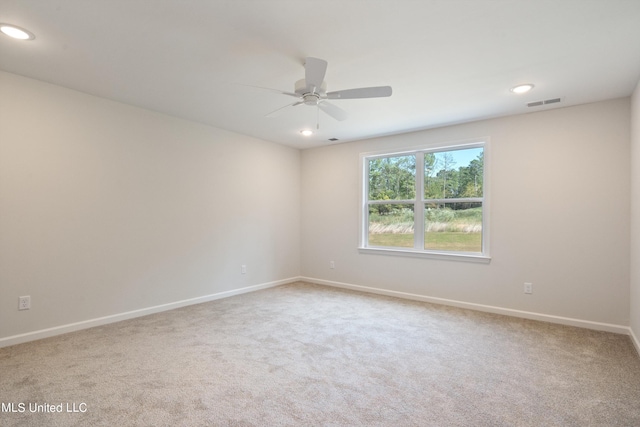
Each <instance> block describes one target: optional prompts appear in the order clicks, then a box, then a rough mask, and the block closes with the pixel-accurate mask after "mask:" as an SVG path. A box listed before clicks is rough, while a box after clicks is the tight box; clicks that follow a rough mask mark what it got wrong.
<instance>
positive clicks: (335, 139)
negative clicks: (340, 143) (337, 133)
mask: <svg viewBox="0 0 640 427" xmlns="http://www.w3.org/2000/svg"><path fill="white" fill-rule="evenodd" d="M337 140H338V138H329V141H332V142H334V141H337Z"/></svg>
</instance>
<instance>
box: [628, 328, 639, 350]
mask: <svg viewBox="0 0 640 427" xmlns="http://www.w3.org/2000/svg"><path fill="white" fill-rule="evenodd" d="M629 336H630V337H631V342H632V343H633V345H634V346H635V347H636V351H637V352H638V356H640V340H638V337H637V336H636V334H635V333H634V332H633V329H631V328H629Z"/></svg>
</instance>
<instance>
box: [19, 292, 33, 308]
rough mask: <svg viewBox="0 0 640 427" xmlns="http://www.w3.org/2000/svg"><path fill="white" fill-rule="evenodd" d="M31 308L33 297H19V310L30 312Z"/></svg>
mask: <svg viewBox="0 0 640 427" xmlns="http://www.w3.org/2000/svg"><path fill="white" fill-rule="evenodd" d="M30 308H31V297H30V296H28V295H27V296H25V297H19V298H18V310H29V309H30Z"/></svg>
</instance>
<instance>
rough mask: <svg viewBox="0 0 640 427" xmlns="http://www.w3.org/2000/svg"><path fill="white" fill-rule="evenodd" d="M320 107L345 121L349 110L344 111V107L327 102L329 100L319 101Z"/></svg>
mask: <svg viewBox="0 0 640 427" xmlns="http://www.w3.org/2000/svg"><path fill="white" fill-rule="evenodd" d="M318 108H319V109H321V110H322V111H324V112H325V113H327V114H328V115H330V116H331V117H333V118H334V119H336V120H338V121H340V122H341V121H343V120H345V119H346V118H347V112H346V111H344V110H343V109H342V108H340V107H336V106H335V105H333V104H331V103H329V102H327V101H321V102H319V103H318Z"/></svg>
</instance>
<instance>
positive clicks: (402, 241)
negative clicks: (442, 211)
mask: <svg viewBox="0 0 640 427" xmlns="http://www.w3.org/2000/svg"><path fill="white" fill-rule="evenodd" d="M424 241H425V249H430V250H436V251H457V252H482V233H459V232H458V233H456V232H447V231H442V232H436V233H425V235H424ZM369 245H371V246H387V247H393V248H412V247H413V234H400V233H384V234H369Z"/></svg>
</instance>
